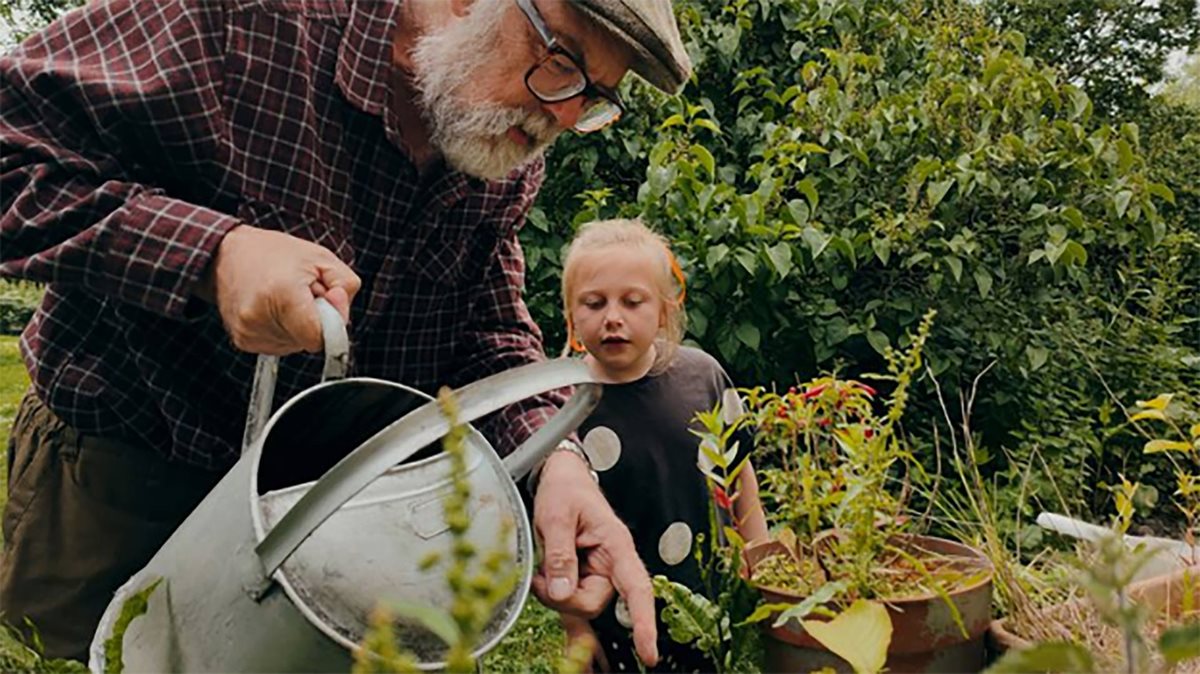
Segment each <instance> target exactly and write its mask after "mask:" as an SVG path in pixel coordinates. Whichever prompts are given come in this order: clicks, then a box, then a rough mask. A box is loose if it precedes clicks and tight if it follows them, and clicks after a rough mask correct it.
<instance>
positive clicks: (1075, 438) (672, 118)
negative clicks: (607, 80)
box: [523, 0, 1197, 507]
mask: <svg viewBox="0 0 1200 674" xmlns="http://www.w3.org/2000/svg"><path fill="white" fill-rule="evenodd" d="M680 12H681V19H682V24H683V27H684V29H685V32H686V34H687V42H688V47H689V50H690V52H691V53H692V56H693V59H694V61H695V62H696V64H697V78H696V79H695V80H694V81H693V82H692V83H690V84H689V85H688V87H687V89H686V90H685V91H684V93H683V95H682V96H681V97H679V98H675V99H664V98H663V97H661V96H657V95H655V94H653V93H648V92H643V91H640V90H639V91H632V92H630V97H631V104H630V113H629V114H628V115H627V117H626V119H625V120H623V121H622V124H621V125H618V126H617V127H615V128H614V129H612V130H610V131H607V132H605V133H604V134H598V135H596V136H592V137H585V138H575V139H567V140H566V141H564V142H562V143H560V144H559V145H558V146H556V148H555V150H554V152H553V153H552V155H551V157H550V166H551V170H550V172H549V180H548V184H547V187H546V189H545V191H544V193H543V196H542V198H541V200H540V201H539V204H540V210H539V211H537V212H535V213H534V214H533V216H532V217H531V225H532V226H531V227H529V228H527V230H526V233H525V235H524V239H523V242H524V244H525V247H526V250H527V252H528V254H529V256H530V269H531V273H530V277H529V283H530V295H529V297H530V303H531V307H532V309H533V311H534V314H535V317H536V318H537V319H538V320H539V323H540V324H541V325H543V326H544V327H546V328H547V332H548V334H549V343H551V344H556V343H561V342H559V341H558V340H560V339H561V335H562V331H561V329H560V328H559V327H558V326H559V325H560V324H561V318H560V310H559V306H558V301H557V282H558V276H557V269H556V267H557V256H558V253H559V251H560V249H561V245H562V242H563V237H564V236H565V233H564V232H563V229H565V227H564V225H565V223H568V222H576V223H577V222H579V221H580V220H585V219H590V218H592V217H597V216H605V217H607V216H613V215H642V216H643V217H644V218H646V219H647V220H648V221H649V222H651V223H652V224H653V225H654V226H656V227H658V228H659V229H661V230H663V231H664V232H665V233H667V234H668V236H669V237H670V238H671V240H672V242H673V245H674V247H675V250H676V251H677V253H679V255H680V257H681V259H682V261H683V263H684V266H685V269H686V270H687V272H688V275H689V279H690V287H689V292H688V300H689V305H690V306H689V310H688V318H689V323H690V326H691V332H690V335H689V336H690V338H692V339H693V340H695V341H696V342H698V343H699V344H700V345H701V346H703V347H704V348H706V349H708V350H710V351H712V352H714V353H716V354H718V355H720V356H721V358H722V359H723V360H724V361H725V363H726V364H727V365H728V367H729V369H730V370H731V373H732V374H733V375H734V376H735V379H740V380H742V381H746V380H754V381H774V382H776V383H778V384H779V385H781V386H784V387H786V386H787V385H788V384H789V383H792V382H794V381H796V380H797V379H805V378H808V377H809V376H811V375H814V374H816V373H818V372H820V371H827V370H836V369H839V368H840V369H842V370H848V371H849V374H850V375H851V376H853V375H854V374H855V373H859V372H864V371H878V369H879V368H880V366H881V365H882V362H881V354H882V353H883V351H884V350H885V349H886V348H887V347H888V346H901V347H903V346H907V342H906V341H905V339H904V337H903V335H904V334H905V331H906V330H907V329H909V328H913V327H915V323H916V322H917V321H918V320H919V319H920V316H921V315H922V314H923V312H924V311H925V310H926V309H928V308H936V309H937V310H938V311H939V314H940V316H941V320H940V322H939V325H940V326H941V327H940V328H939V329H938V330H936V331H935V332H934V335H933V336H932V337H931V341H930V345H929V347H928V349H927V356H928V360H929V362H930V365H931V367H932V370H933V371H934V372H935V373H937V374H938V375H939V376H940V378H941V379H942V381H944V382H951V383H953V382H956V381H957V382H966V381H969V380H970V378H971V377H972V376H973V375H974V374H975V373H977V372H979V371H981V370H982V369H983V368H984V367H986V366H987V364H988V363H990V362H992V361H996V366H995V372H994V376H993V377H992V378H991V381H992V382H993V386H992V387H991V388H990V389H989V390H987V391H984V392H982V393H981V396H980V399H979V400H978V401H977V403H976V413H975V414H976V428H977V429H978V430H979V431H980V432H981V433H982V438H981V442H980V444H979V447H980V448H981V451H982V452H983V453H984V456H983V457H982V458H983V459H985V460H986V459H987V458H988V457H989V456H990V457H994V458H995V459H996V460H995V461H994V462H993V464H992V470H995V471H1004V470H1007V468H1006V466H1005V464H1004V462H1003V461H1002V460H1001V459H1002V458H1003V456H1004V455H1005V453H1006V452H1007V453H1009V454H1011V455H1014V456H1015V457H1016V458H1018V459H1023V458H1026V457H1027V456H1028V455H1029V452H1030V451H1031V450H1032V448H1035V447H1041V448H1043V450H1044V451H1043V452H1042V455H1043V456H1045V457H1047V459H1048V461H1049V463H1050V464H1051V467H1052V469H1053V470H1054V471H1056V472H1055V474H1056V475H1058V476H1060V477H1062V478H1063V479H1064V480H1065V481H1066V482H1068V483H1072V484H1073V483H1075V482H1076V480H1082V478H1083V477H1084V475H1086V474H1089V473H1093V475H1091V477H1090V478H1089V481H1090V482H1093V483H1094V482H1096V481H1097V480H1098V479H1103V478H1104V477H1105V476H1108V475H1109V474H1110V473H1112V472H1115V471H1116V470H1118V469H1120V468H1124V467H1126V463H1127V461H1129V460H1131V459H1132V460H1135V461H1140V460H1141V459H1140V447H1139V445H1138V444H1137V443H1136V442H1134V438H1133V437H1132V435H1130V434H1123V435H1120V436H1119V437H1109V436H1106V435H1101V434H1100V433H1099V432H1098V431H1097V430H1095V429H1097V428H1100V427H1102V426H1103V423H1104V422H1105V419H1104V417H1105V415H1111V413H1112V412H1113V403H1112V402H1111V401H1112V400H1119V399H1125V398H1127V396H1122V395H1121V393H1122V391H1140V390H1145V389H1146V383H1147V382H1148V381H1158V382H1165V385H1164V386H1159V387H1158V388H1159V389H1160V390H1171V391H1177V392H1183V391H1187V390H1189V389H1196V388H1197V387H1196V374H1197V369H1196V367H1197V365H1196V362H1197V361H1196V357H1197V353H1196V352H1197V349H1196V348H1195V345H1194V344H1193V343H1190V342H1188V341H1187V340H1186V334H1185V332H1184V330H1186V329H1187V325H1188V323H1187V319H1186V314H1185V313H1184V312H1185V310H1186V309H1188V308H1189V307H1190V306H1193V305H1192V304H1191V302H1193V301H1194V300H1189V299H1188V298H1189V297H1190V293H1191V292H1192V289H1191V288H1189V286H1188V284H1187V283H1186V282H1185V281H1186V280H1187V279H1194V278H1195V276H1194V274H1191V275H1190V276H1189V272H1188V265H1189V264H1191V261H1192V260H1195V259H1196V258H1195V254H1196V250H1197V249H1196V239H1195V237H1194V236H1192V235H1191V233H1188V232H1186V231H1182V230H1180V228H1179V225H1178V221H1176V220H1174V219H1171V220H1168V219H1164V217H1163V215H1162V213H1161V212H1160V211H1162V210H1163V209H1166V210H1167V211H1168V213H1169V212H1170V209H1171V208H1172V206H1171V204H1172V203H1174V202H1175V201H1176V195H1175V194H1174V193H1173V192H1172V190H1171V189H1169V188H1168V187H1167V186H1166V185H1164V184H1163V183H1162V182H1158V181H1157V180H1162V179H1163V176H1161V175H1156V174H1153V173H1152V172H1150V171H1148V170H1147V165H1146V161H1145V159H1144V154H1143V153H1144V149H1143V147H1142V135H1143V134H1142V133H1141V130H1140V128H1139V127H1138V126H1137V125H1135V124H1132V123H1127V124H1120V125H1116V126H1113V125H1110V124H1100V123H1097V122H1096V121H1094V120H1093V118H1092V104H1091V101H1090V100H1089V98H1088V96H1087V95H1086V94H1085V93H1084V92H1083V91H1082V90H1080V89H1079V88H1077V87H1075V86H1072V85H1071V84H1068V83H1066V82H1065V81H1063V80H1062V78H1061V76H1060V74H1059V72H1058V71H1057V70H1056V69H1054V68H1050V67H1047V66H1045V65H1044V64H1042V63H1040V62H1039V61H1037V60H1035V59H1034V58H1031V57H1029V56H1027V55H1026V53H1025V40H1024V38H1023V37H1022V36H1021V35H1020V34H1019V33H1016V32H1001V31H999V30H997V29H996V28H994V27H992V26H991V25H990V24H989V22H988V21H987V20H986V18H985V17H984V15H983V14H982V12H981V11H980V10H979V9H978V8H976V7H974V6H973V5H971V4H970V3H962V2H956V1H951V0H943V1H939V2H934V1H926V2H918V1H915V0H912V1H909V0H732V1H731V2H728V3H726V4H724V5H719V4H716V3H703V2H698V1H694V2H688V3H685V4H683V5H682V6H681V7H680ZM658 120H662V121H661V123H659V124H658V128H657V130H655V129H651V128H650V127H649V125H650V124H651V123H652V121H653V122H657V121H658ZM1156 179H1157V180H1156ZM1100 374H1103V376H1104V378H1103V381H1102V380H1101V378H1100V376H1099V375H1100ZM1109 389H1111V390H1112V391H1113V393H1110V392H1109ZM918 398H919V399H921V400H931V399H932V397H930V396H920V395H919V396H918ZM936 416H937V415H936V414H935V412H934V410H933V409H932V408H931V407H927V408H925V409H924V410H922V409H920V407H919V406H918V408H917V409H914V410H913V415H912V419H913V422H912V423H910V428H911V429H913V430H915V431H917V432H924V431H925V430H926V429H927V428H928V427H929V426H930V425H931V424H932V423H934V421H933V420H934V419H935V418H936ZM1127 436H1128V437H1127ZM1135 468H1137V466H1135ZM1152 469H1153V465H1150V469H1148V470H1152ZM1096 471H1100V472H1099V473H1098V475H1099V477H1097V474H1095V473H1096ZM1072 478H1074V479H1072ZM1035 486H1036V485H1035ZM1077 495H1078V492H1076V493H1075V494H1073V496H1077ZM1097 498H1099V496H1098V497H1097ZM1008 505H1009V506H1010V507H1012V505H1013V504H1008ZM1080 505H1081V504H1080Z"/></svg>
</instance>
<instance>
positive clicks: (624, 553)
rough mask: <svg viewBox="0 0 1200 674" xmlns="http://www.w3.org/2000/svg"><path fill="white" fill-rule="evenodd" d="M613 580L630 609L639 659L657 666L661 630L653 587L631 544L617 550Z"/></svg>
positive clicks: (615, 552)
mask: <svg viewBox="0 0 1200 674" xmlns="http://www.w3.org/2000/svg"><path fill="white" fill-rule="evenodd" d="M613 560H614V562H615V566H614V568H613V576H612V581H613V584H614V585H615V586H616V588H617V591H618V592H620V593H621V596H622V597H624V598H625V605H626V606H628V607H629V618H630V619H631V620H632V621H633V643H634V646H636V647H637V652H638V657H639V658H641V659H642V662H643V663H645V664H646V666H648V667H653V666H654V665H656V664H658V627H657V623H656V622H655V620H654V587H653V586H652V585H651V584H650V574H648V573H647V572H646V567H645V566H644V565H643V564H642V561H641V559H639V558H638V556H637V552H636V551H635V550H634V549H633V542H632V541H630V542H629V550H621V551H614V553H613Z"/></svg>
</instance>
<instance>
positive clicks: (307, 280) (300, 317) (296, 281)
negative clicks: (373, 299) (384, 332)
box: [197, 225, 362, 356]
mask: <svg viewBox="0 0 1200 674" xmlns="http://www.w3.org/2000/svg"><path fill="white" fill-rule="evenodd" d="M361 285H362V281H361V280H360V279H359V278H358V275H357V274H355V273H354V271H353V270H351V269H350V267H348V266H347V265H346V264H345V263H344V262H342V261H341V260H340V259H338V257H337V256H336V255H334V254H333V253H332V252H330V251H329V250H328V249H326V248H323V247H321V246H318V245H317V244H315V243H311V242H309V241H305V240H303V239H298V238H296V237H294V236H291V235H290V234H284V233H283V232H276V231H272V230H269V229H259V228H258V227H251V226H249V225H242V226H240V227H235V228H234V229H232V230H230V231H229V233H228V234H226V235H225V238H224V239H223V240H222V241H221V246H220V248H218V249H217V255H216V258H215V259H214V260H213V263H212V266H211V268H210V269H209V271H208V276H207V277H206V278H205V281H204V283H203V286H202V288H201V289H200V291H198V292H197V295H199V296H200V297H202V298H203V299H206V300H209V301H212V302H216V305H217V310H218V311H219V312H220V313H221V321H222V322H223V323H224V324H225V330H226V331H227V332H228V333H229V336H230V338H231V339H232V340H233V344H234V346H236V347H237V348H239V349H241V350H242V351H248V352H250V353H260V354H267V355H276V356H282V355H286V354H289V353H295V352H297V351H309V352H317V351H320V350H321V344H322V339H321V321H320V319H319V318H318V317H317V309H316V306H315V305H314V304H313V298H314V297H324V298H325V299H326V300H328V301H329V303H330V304H332V305H333V306H334V307H335V308H336V309H337V310H338V312H339V313H341V315H342V320H344V321H347V322H349V318H350V301H351V300H353V299H354V294H355V293H357V292H358V289H359V287H360V286H361Z"/></svg>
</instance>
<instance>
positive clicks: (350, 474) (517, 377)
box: [248, 360, 600, 598]
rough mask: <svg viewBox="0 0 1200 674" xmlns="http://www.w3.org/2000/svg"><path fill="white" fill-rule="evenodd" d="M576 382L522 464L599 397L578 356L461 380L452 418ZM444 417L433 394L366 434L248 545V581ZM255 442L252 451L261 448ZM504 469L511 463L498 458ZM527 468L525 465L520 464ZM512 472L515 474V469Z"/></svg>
mask: <svg viewBox="0 0 1200 674" xmlns="http://www.w3.org/2000/svg"><path fill="white" fill-rule="evenodd" d="M566 386H577V388H576V389H575V395H573V396H571V399H570V400H569V401H567V404H566V405H564V406H563V408H562V409H561V410H559V411H558V413H556V414H555V415H554V416H553V417H552V418H551V419H550V421H548V422H547V423H546V425H545V426H543V427H542V428H541V429H540V430H539V431H538V432H536V433H534V434H533V435H532V436H530V438H529V439H528V440H527V441H526V442H525V444H524V445H522V446H521V447H520V448H518V449H517V450H516V451H515V452H514V454H513V456H520V457H522V460H521V461H520V462H519V463H520V464H521V465H522V466H531V465H533V464H534V463H536V461H537V460H538V459H539V458H541V457H542V456H544V455H545V454H546V453H548V452H549V451H550V450H551V449H553V448H554V446H555V445H557V444H558V442H559V441H561V440H562V439H563V438H564V437H566V436H567V434H568V433H570V432H571V431H572V430H573V429H574V428H575V427H576V426H578V425H579V424H580V423H582V422H583V420H584V419H585V418H587V415H588V414H589V413H590V412H591V411H592V408H593V407H595V405H596V402H597V401H598V400H599V399H600V385H599V384H597V383H596V382H595V379H594V378H593V377H592V375H591V374H590V373H589V372H588V368H587V366H586V365H584V364H583V362H581V361H579V360H554V361H549V362H541V363H531V364H529V365H523V366H521V367H517V368H513V369H511V370H506V371H504V372H500V373H498V374H494V375H492V376H490V377H486V378H484V379H480V380H479V381H476V382H473V383H471V384H468V385H466V386H464V387H462V388H460V389H458V390H456V391H455V392H454V397H455V399H456V400H457V402H458V408H459V422H460V423H470V422H471V421H474V420H476V419H478V418H480V417H482V416H485V415H488V414H491V413H492V412H495V411H498V410H500V409H502V408H504V407H507V406H509V405H511V404H513V403H515V402H518V401H521V400H524V399H525V398H528V397H530V396H533V395H537V394H540V393H546V392H547V391H553V390H555V389H560V388H564V387H566ZM449 430H450V424H449V422H447V420H446V417H445V416H443V414H442V411H441V408H440V407H439V406H438V402H437V401H436V400H432V401H430V402H428V403H425V404H424V405H422V406H421V407H418V408H417V409H415V410H413V411H412V412H409V413H408V414H406V415H404V416H403V417H401V418H400V419H399V420H398V421H395V422H393V423H392V424H390V425H389V426H387V427H386V428H384V429H383V430H381V431H379V432H378V433H376V434H375V435H373V436H371V438H370V439H368V440H367V441H366V442H364V443H363V444H362V445H359V447H358V448H357V449H355V450H354V451H353V452H350V453H349V454H347V455H346V456H345V457H343V458H342V460H341V461H339V462H338V463H337V465H335V466H334V467H333V468H331V469H330V470H329V472H327V473H325V475H324V476H323V477H322V478H321V479H320V480H318V481H317V483H316V484H314V485H313V486H312V488H311V489H309V490H308V493H306V494H305V495H304V496H303V497H301V498H300V500H299V501H297V502H296V505H294V506H292V508H291V509H290V510H288V512H287V514H285V515H284V516H283V517H282V518H281V519H280V520H279V522H277V523H276V524H275V527H274V528H273V529H271V531H269V532H267V535H266V536H264V537H263V540H262V542H260V543H259V544H258V546H257V547H256V548H255V552H256V553H258V557H259V561H260V562H261V563H262V568H261V570H260V573H261V576H260V577H259V578H257V579H255V582H254V583H251V584H250V585H249V586H248V590H249V591H250V593H251V595H252V596H255V597H256V598H257V597H260V596H262V594H263V593H264V592H265V590H266V588H267V587H269V586H270V584H271V576H272V575H274V573H275V571H276V570H278V569H279V567H280V566H281V565H282V564H283V563H284V562H285V561H287V559H288V557H290V556H291V555H292V553H293V552H295V550H296V548H298V547H300V544H301V543H303V542H304V541H305V539H307V538H308V537H309V536H310V535H311V534H312V532H313V531H315V530H316V528H317V527H319V526H320V525H321V523H323V522H324V521H325V520H326V519H328V518H329V517H330V516H331V515H333V513H335V512H337V510H338V509H339V508H341V507H342V505H343V504H345V503H346V502H347V501H349V500H350V499H351V498H353V497H354V495H355V494H357V493H358V492H359V491H361V490H362V489H363V488H364V487H366V486H367V485H368V484H370V483H371V482H373V481H374V480H375V479H376V478H377V477H379V476H380V475H382V474H383V473H384V472H386V471H387V470H388V469H389V468H391V467H392V466H394V465H396V464H398V463H401V462H402V461H404V460H405V459H407V458H408V457H410V456H412V455H413V454H415V453H416V452H417V451H418V450H419V449H421V448H422V447H425V446H427V445H428V444H429V443H431V442H433V441H435V440H437V439H438V438H440V437H442V436H444V435H445V434H446V433H447V432H449ZM262 444H263V443H261V442H260V443H257V444H256V445H255V446H254V448H253V451H262ZM506 465H507V466H508V468H509V469H510V470H512V469H513V466H512V465H511V464H506ZM523 469H524V470H528V468H527V467H526V468H523ZM515 477H520V475H517V476H515Z"/></svg>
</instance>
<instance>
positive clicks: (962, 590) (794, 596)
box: [745, 531, 996, 622]
mask: <svg viewBox="0 0 1200 674" xmlns="http://www.w3.org/2000/svg"><path fill="white" fill-rule="evenodd" d="M833 534H834V532H832V531H827V532H822V533H821V534H818V535H817V536H816V537H815V538H814V539H813V542H816V541H817V540H820V539H821V538H823V537H826V536H829V535H833ZM896 535H897V536H899V537H903V538H907V539H917V540H921V539H924V540H932V541H939V542H942V543H950V544H952V545H956V546H960V547H962V548H964V549H966V550H968V551H970V552H972V553H974V557H973V558H972V557H967V556H963V557H962V559H965V560H969V561H977V562H979V570H981V571H982V570H986V571H987V573H986V574H984V575H983V576H982V577H981V578H980V579H979V580H977V581H975V582H974V583H972V584H970V585H964V586H962V587H957V588H955V589H954V590H952V591H948V592H947V594H948V595H950V596H954V595H958V594H966V593H968V592H972V591H974V590H978V589H980V588H982V587H984V586H986V585H991V584H992V581H993V580H994V577H995V575H996V567H995V566H994V565H993V564H992V560H990V559H988V557H987V555H985V554H984V553H983V552H982V551H981V550H978V549H976V548H973V547H971V546H969V545H967V544H965V543H961V542H959V541H955V540H952V539H949V538H942V537H940V536H925V535H922V534H905V533H901V534H896ZM775 545H777V546H779V547H781V548H784V549H785V550H786V548H785V547H784V545H783V543H781V542H780V541H778V540H776V539H773V538H771V539H767V540H764V541H756V542H754V543H751V544H750V545H748V546H746V549H745V552H749V551H750V550H754V549H760V548H766V547H769V546H775ZM746 568H747V579H746V580H747V582H748V583H749V584H750V586H751V587H753V588H754V589H756V590H760V591H767V592H772V593H775V594H778V595H780V596H782V597H785V598H787V599H789V600H792V601H794V602H796V603H799V602H801V601H804V600H805V599H807V598H808V596H809V595H802V594H798V593H796V592H795V591H794V590H786V589H783V588H780V587H775V586H772V585H761V584H758V583H755V582H754V581H753V580H751V578H752V574H750V573H749V571H750V569H749V565H748V564H747V567H746ZM940 598H941V595H940V594H938V593H936V592H928V593H925V594H915V595H905V596H902V597H882V598H877V599H874V600H872V601H877V602H879V603H881V604H884V605H889V606H904V605H906V604H913V603H917V602H927V601H930V600H931V599H940ZM834 603H836V602H834ZM993 622H995V621H993Z"/></svg>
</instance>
